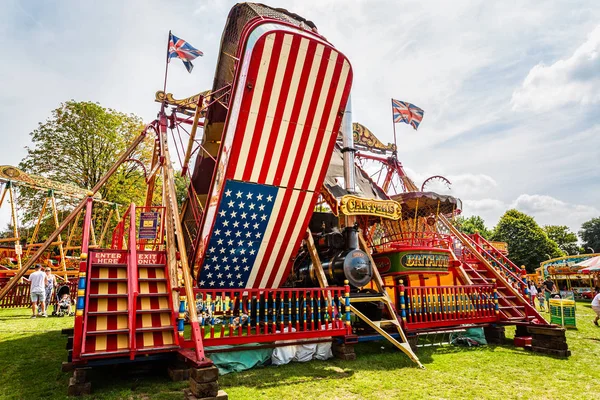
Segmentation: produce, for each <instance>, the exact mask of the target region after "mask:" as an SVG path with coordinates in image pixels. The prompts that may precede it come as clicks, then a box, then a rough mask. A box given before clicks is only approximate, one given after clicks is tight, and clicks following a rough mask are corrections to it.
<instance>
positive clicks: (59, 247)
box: [48, 190, 69, 282]
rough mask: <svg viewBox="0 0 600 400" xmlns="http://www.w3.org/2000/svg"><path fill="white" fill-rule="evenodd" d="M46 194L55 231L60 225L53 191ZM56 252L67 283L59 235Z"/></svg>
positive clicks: (65, 265) (63, 249)
mask: <svg viewBox="0 0 600 400" xmlns="http://www.w3.org/2000/svg"><path fill="white" fill-rule="evenodd" d="M48 194H49V195H50V202H51V204H52V216H53V218H54V226H55V227H56V229H58V227H59V226H60V224H59V222H58V211H57V210H56V198H55V197H54V191H53V190H51V191H50V192H48ZM58 251H59V254H60V263H61V266H62V270H63V272H64V273H65V281H67V282H68V281H69V278H68V277H67V275H66V273H67V262H66V261H65V248H64V247H63V244H62V238H61V236H60V234H59V235H58Z"/></svg>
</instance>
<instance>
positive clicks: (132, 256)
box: [127, 203, 139, 360]
mask: <svg viewBox="0 0 600 400" xmlns="http://www.w3.org/2000/svg"><path fill="white" fill-rule="evenodd" d="M127 211H128V212H129V215H130V222H129V244H128V246H129V258H128V260H127V264H128V265H127V284H128V285H129V286H128V288H127V290H128V292H129V296H128V297H127V300H128V302H129V303H128V305H127V309H128V310H129V315H128V326H129V358H130V359H131V360H133V359H134V358H135V350H136V348H135V336H136V335H135V334H136V332H135V320H136V313H135V312H134V310H135V308H136V304H137V296H138V295H139V292H138V272H137V265H138V259H137V240H136V239H137V236H136V231H135V228H136V223H135V222H136V221H135V216H136V214H135V211H136V210H135V204H133V203H132V204H131V206H130V207H129V209H128V210H127Z"/></svg>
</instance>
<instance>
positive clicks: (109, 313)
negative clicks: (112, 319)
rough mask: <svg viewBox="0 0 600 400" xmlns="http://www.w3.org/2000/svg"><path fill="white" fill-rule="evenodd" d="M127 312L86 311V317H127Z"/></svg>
mask: <svg viewBox="0 0 600 400" xmlns="http://www.w3.org/2000/svg"><path fill="white" fill-rule="evenodd" d="M127 314H129V311H127V310H119V311H88V313H87V315H88V316H90V317H92V316H98V315H127Z"/></svg>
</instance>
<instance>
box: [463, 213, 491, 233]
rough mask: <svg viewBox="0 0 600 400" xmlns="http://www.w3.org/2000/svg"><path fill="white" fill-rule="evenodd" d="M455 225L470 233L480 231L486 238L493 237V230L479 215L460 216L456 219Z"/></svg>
mask: <svg viewBox="0 0 600 400" xmlns="http://www.w3.org/2000/svg"><path fill="white" fill-rule="evenodd" d="M454 225H455V226H456V227H457V228H458V230H459V231H461V232H462V233H466V234H468V235H472V234H474V233H479V234H480V235H481V236H483V237H484V238H485V239H490V238H491V237H492V231H491V230H489V229H488V228H487V227H486V226H485V221H484V220H483V218H481V217H480V216H479V215H472V216H470V217H463V216H459V217H457V218H456V219H455V220H454Z"/></svg>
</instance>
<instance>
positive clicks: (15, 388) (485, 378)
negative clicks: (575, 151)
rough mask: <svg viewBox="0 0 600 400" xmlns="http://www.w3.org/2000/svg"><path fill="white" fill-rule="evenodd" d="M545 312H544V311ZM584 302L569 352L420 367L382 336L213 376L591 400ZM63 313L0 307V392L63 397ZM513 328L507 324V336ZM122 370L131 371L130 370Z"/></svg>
mask: <svg viewBox="0 0 600 400" xmlns="http://www.w3.org/2000/svg"><path fill="white" fill-rule="evenodd" d="M546 315H547V314H546ZM592 316H593V313H592V311H591V309H590V306H589V303H583V302H579V303H578V306H577V325H578V327H579V329H578V330H569V331H568V333H567V336H568V342H569V346H570V348H571V350H572V353H573V355H572V356H571V357H570V358H569V359H559V358H554V357H550V356H544V355H539V354H533V353H530V352H527V351H525V350H522V349H519V348H515V347H512V346H510V345H505V346H485V347H481V348H462V347H454V346H442V347H436V348H427V349H421V350H419V357H420V359H421V362H422V363H423V364H424V365H425V367H426V369H425V370H419V369H417V368H415V367H413V365H412V364H411V363H410V362H409V361H408V358H407V357H406V356H405V355H404V354H402V353H400V352H398V351H395V350H394V349H392V347H391V345H389V344H388V343H386V342H378V343H367V344H361V345H359V346H357V348H356V353H357V356H358V358H357V360H356V361H340V360H336V359H333V360H330V361H326V362H322V361H313V362H309V363H304V364H300V363H292V364H288V365H285V366H281V367H264V368H257V369H253V370H250V371H245V372H241V373H237V374H230V375H226V376H223V377H221V378H220V384H221V387H222V388H223V389H224V390H225V391H226V392H227V393H228V394H229V397H230V399H234V400H238V399H252V400H255V399H278V400H280V399H281V400H283V399H303V400H309V399H343V400H350V399H378V400H379V399H422V398H431V399H481V398H486V399H532V398H535V399H592V398H598V397H600V385H599V383H600V363H599V361H600V328H597V327H595V326H594V325H593V324H592V322H591V321H592ZM72 321H73V320H72V318H67V317H65V318H47V319H35V320H31V319H29V310H25V309H16V310H0V399H38V398H47V399H63V398H65V397H66V395H65V394H66V390H67V381H68V378H69V374H67V373H62V372H61V371H60V364H61V361H64V360H66V351H65V343H66V338H65V337H64V336H63V335H61V333H60V330H61V329H62V328H66V327H69V326H70V325H71V324H72ZM513 333H514V329H511V328H507V336H511V335H512V334H513ZM125 370H129V371H130V372H131V370H132V367H131V366H129V367H126V368H125ZM92 382H93V384H92V390H93V395H92V396H91V397H92V398H95V399H123V398H125V399H144V400H145V399H181V398H182V392H181V390H182V389H183V388H185V387H186V386H187V384H186V383H185V382H170V381H169V379H168V377H167V376H166V372H165V371H164V370H158V371H155V372H153V373H152V374H134V375H131V373H130V374H125V373H124V370H123V369H121V370H118V369H113V368H108V369H105V370H102V371H97V372H95V373H94V374H93V375H92Z"/></svg>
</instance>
